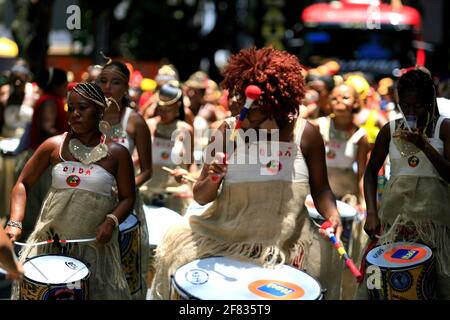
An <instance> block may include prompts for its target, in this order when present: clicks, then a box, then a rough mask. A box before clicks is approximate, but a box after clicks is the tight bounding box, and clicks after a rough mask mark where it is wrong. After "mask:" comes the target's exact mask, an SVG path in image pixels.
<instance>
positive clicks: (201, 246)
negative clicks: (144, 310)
mask: <svg viewBox="0 0 450 320" xmlns="http://www.w3.org/2000/svg"><path fill="white" fill-rule="evenodd" d="M301 74H302V67H301V65H300V63H299V61H298V59H297V58H296V57H295V56H293V55H291V54H288V53H287V52H284V51H279V50H275V49H273V48H262V49H256V48H251V49H244V50H242V51H240V52H239V53H238V54H236V55H234V56H232V57H231V58H230V60H229V63H228V65H227V66H226V67H225V70H224V80H223V82H222V85H223V87H224V88H225V89H228V90H230V95H231V96H236V97H237V98H238V103H239V104H240V106H241V108H242V107H243V105H244V100H245V95H244V92H245V90H246V88H247V86H249V85H251V84H253V85H256V86H258V87H259V88H260V89H261V90H262V94H261V98H260V99H257V100H255V101H254V103H253V104H252V106H251V108H250V110H249V112H248V116H247V118H246V121H244V123H242V127H243V128H245V130H246V131H245V134H249V135H250V136H253V138H252V139H253V140H250V141H249V142H248V144H247V143H244V144H242V143H241V144H239V143H238V142H239V138H238V140H237V143H236V145H235V144H234V143H233V142H232V141H231V142H230V140H229V137H230V134H229V133H230V131H229V130H233V129H234V128H235V126H236V123H237V122H236V118H234V117H233V118H228V119H227V120H226V121H225V122H224V123H223V124H222V125H221V127H220V128H219V129H218V132H219V134H217V135H216V136H215V137H214V141H211V143H210V145H209V147H208V150H209V151H211V155H214V154H215V155H214V157H215V160H214V161H211V160H209V159H206V161H205V165H204V166H203V169H202V172H201V174H200V177H199V180H198V181H197V182H196V183H195V185H194V199H195V200H196V201H197V202H198V203H199V204H206V203H210V202H212V201H213V203H212V205H211V206H210V207H209V208H208V209H206V211H205V212H204V213H202V214H201V215H192V216H190V218H189V219H186V220H185V224H183V225H179V226H176V227H172V228H171V229H169V231H168V232H167V233H166V235H165V238H164V239H163V241H162V243H161V244H160V245H159V246H158V250H157V260H158V261H157V268H156V270H157V271H156V275H155V280H154V282H153V285H152V296H153V298H155V299H169V298H170V294H169V292H170V276H171V275H172V274H173V273H174V272H175V271H176V269H177V268H178V267H180V266H181V265H182V264H184V263H188V262H190V261H192V260H195V259H197V258H202V257H207V256H217V255H219V256H220V255H223V256H228V257H233V258H236V259H239V260H246V261H251V262H254V263H256V264H258V265H262V266H275V265H278V264H283V263H292V261H293V258H294V257H295V256H296V255H297V254H298V252H299V250H301V251H302V253H303V256H304V257H305V259H304V260H303V261H302V263H301V266H304V267H305V268H306V269H307V270H308V271H310V270H311V271H312V270H313V269H314V265H312V264H309V263H308V261H307V260H308V248H309V244H310V243H311V239H310V237H311V234H305V235H303V234H300V233H301V231H302V228H303V226H305V225H306V224H308V223H309V220H308V219H307V213H306V210H304V209H303V210H302V208H304V206H303V204H304V201H305V198H306V196H307V194H308V193H309V188H310V187H311V193H312V196H313V198H314V200H315V201H316V203H317V204H318V206H317V207H318V209H319V212H321V213H322V214H323V216H324V217H325V219H329V220H330V221H331V223H332V226H333V228H335V229H337V232H336V233H337V234H338V235H340V233H341V231H342V229H341V228H342V227H341V223H340V217H339V214H338V212H337V209H336V201H335V198H334V195H333V193H332V192H331V189H330V187H329V185H328V180H327V176H326V167H325V157H324V149H323V140H322V138H321V136H320V134H319V133H318V131H317V130H315V129H314V128H313V126H312V125H310V124H309V123H307V121H306V120H304V119H300V118H298V117H296V115H297V114H298V111H299V105H300V103H301V99H302V97H303V94H304V80H303V77H302V75H301ZM260 130H263V131H260ZM268 130H271V131H270V132H271V134H270V136H271V139H273V140H274V141H273V143H272V142H270V141H269V142H270V143H269V144H270V145H271V147H272V146H274V147H276V146H279V151H280V152H281V155H280V154H279V153H278V152H276V153H273V154H272V156H271V157H269V158H266V159H264V161H259V162H256V163H253V161H251V162H250V163H248V162H245V161H244V163H242V164H241V163H237V157H238V156H239V157H241V156H243V159H247V156H249V149H248V148H247V146H250V145H254V146H256V148H258V147H260V150H259V152H264V153H265V154H266V155H267V153H266V151H268V149H267V148H265V146H267V142H268V141H267V135H266V138H264V133H267V132H268ZM272 130H273V131H272ZM227 131H228V133H227ZM252 132H253V133H254V135H253V133H252ZM272 133H273V135H272ZM277 133H278V137H277ZM239 134H242V132H240V133H239ZM250 136H249V137H250ZM249 137H248V138H249ZM243 140H244V141H245V139H243ZM220 141H222V142H223V143H221V142H220ZM260 142H261V143H260ZM226 145H229V148H227V147H226ZM235 147H236V149H235ZM213 148H216V152H214V150H212V149H213ZM228 149H229V152H228V159H229V160H228V161H230V162H231V161H233V164H229V162H228V161H227V160H226V159H224V158H223V157H222V156H223V154H222V156H220V155H221V153H220V152H218V151H220V150H228ZM256 150H258V149H256ZM259 152H258V151H257V154H256V155H255V154H253V156H256V157H258V154H261V153H259ZM207 153H209V152H207ZM219 156H220V157H219ZM219 190H220V191H219ZM299 248H300V249H299Z"/></svg>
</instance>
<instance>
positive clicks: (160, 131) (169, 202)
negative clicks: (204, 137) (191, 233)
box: [140, 119, 193, 215]
mask: <svg viewBox="0 0 450 320" xmlns="http://www.w3.org/2000/svg"><path fill="white" fill-rule="evenodd" d="M148 121H153V120H152V119H150V120H148ZM182 123H183V122H182V121H180V120H177V121H174V122H172V123H170V124H161V123H158V124H157V126H156V132H155V135H154V136H152V164H153V166H152V168H153V174H152V178H151V180H149V181H148V182H147V183H145V184H144V185H143V186H142V187H141V188H140V193H141V196H142V198H143V201H144V203H146V204H148V205H154V206H164V207H166V208H169V209H171V210H173V211H175V212H178V213H179V214H180V215H183V214H184V213H185V211H186V209H187V207H188V206H189V204H190V203H191V202H192V187H191V185H190V184H179V183H178V182H177V181H176V180H175V178H174V177H173V176H171V175H170V174H169V173H168V172H167V171H165V170H163V169H162V168H163V167H167V168H170V169H175V168H177V167H180V166H181V165H182V164H184V163H192V161H193V159H190V156H191V155H190V154H188V153H187V151H188V150H189V149H190V148H189V147H186V146H187V144H188V143H189V141H190V140H189V139H188V138H189V137H188V134H189V132H187V131H185V130H183V128H182ZM172 135H173V136H172Z"/></svg>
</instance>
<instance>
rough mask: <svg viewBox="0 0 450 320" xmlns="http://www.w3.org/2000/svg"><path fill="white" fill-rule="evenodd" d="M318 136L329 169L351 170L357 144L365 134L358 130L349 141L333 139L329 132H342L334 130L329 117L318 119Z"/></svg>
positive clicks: (363, 131) (364, 131)
mask: <svg viewBox="0 0 450 320" xmlns="http://www.w3.org/2000/svg"><path fill="white" fill-rule="evenodd" d="M318 122H319V128H320V134H321V135H322V137H323V140H324V142H325V154H326V163H327V167H329V168H343V169H347V168H350V169H351V168H352V166H353V162H354V161H355V158H356V150H357V143H358V142H359V140H360V139H361V138H362V137H364V136H365V135H366V134H367V133H366V130H365V129H363V128H359V129H358V130H357V131H356V132H355V133H354V134H353V135H352V136H351V137H350V139H348V140H346V139H344V138H342V139H339V138H336V137H333V136H332V135H331V134H330V132H343V131H340V130H337V129H335V128H334V122H333V121H331V119H330V117H320V118H319V119H318Z"/></svg>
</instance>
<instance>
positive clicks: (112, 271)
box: [13, 161, 130, 300]
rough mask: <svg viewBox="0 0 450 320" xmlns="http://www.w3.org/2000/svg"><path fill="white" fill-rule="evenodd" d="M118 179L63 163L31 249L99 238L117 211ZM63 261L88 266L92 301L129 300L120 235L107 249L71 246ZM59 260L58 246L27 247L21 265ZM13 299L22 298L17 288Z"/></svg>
mask: <svg viewBox="0 0 450 320" xmlns="http://www.w3.org/2000/svg"><path fill="white" fill-rule="evenodd" d="M113 183H114V177H113V176H112V175H111V174H110V173H109V172H108V171H106V170H105V169H103V168H102V167H101V166H99V165H96V164H91V165H89V166H85V165H83V164H81V163H79V162H73V161H63V162H60V163H58V164H56V165H55V166H54V168H53V170H52V186H51V188H50V191H49V193H48V194H47V197H46V199H45V201H44V203H43V206H42V210H41V214H40V216H39V218H38V221H37V222H36V227H35V229H34V231H33V233H32V234H31V235H30V237H29V238H28V241H27V243H29V244H32V243H36V242H40V241H45V240H47V239H53V238H55V236H57V237H58V238H59V239H66V240H72V239H86V238H95V234H96V228H97V227H98V226H99V225H100V224H101V223H103V221H104V220H105V217H106V215H107V214H109V213H111V212H112V211H113V209H114V207H115V206H116V205H117V201H116V199H115V197H114V196H113V195H112V194H111V190H112V185H113ZM65 251H66V252H65V255H68V256H71V257H74V258H77V259H80V260H82V261H84V262H86V263H88V264H89V270H90V272H91V274H90V277H89V297H90V299H92V300H105V299H113V300H116V299H130V292H129V289H128V284H127V281H126V279H125V275H124V273H123V271H122V267H121V260H120V251H119V242H118V229H116V230H115V231H114V234H113V235H112V238H111V240H110V241H109V242H108V243H107V244H105V245H98V244H97V243H96V242H95V241H93V242H80V243H69V244H67V247H66V249H65ZM51 253H54V254H61V249H59V248H58V247H57V246H55V245H54V244H49V245H42V246H28V247H24V249H23V250H22V251H21V253H20V260H21V261H22V262H24V261H25V260H26V259H27V258H30V257H33V256H38V255H42V254H51ZM13 298H16V299H17V298H18V292H17V287H16V288H15V289H14V290H13Z"/></svg>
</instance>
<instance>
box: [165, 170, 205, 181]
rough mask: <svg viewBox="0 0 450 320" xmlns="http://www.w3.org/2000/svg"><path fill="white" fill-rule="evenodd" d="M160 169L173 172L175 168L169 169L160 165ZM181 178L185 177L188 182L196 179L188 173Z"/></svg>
mask: <svg viewBox="0 0 450 320" xmlns="http://www.w3.org/2000/svg"><path fill="white" fill-rule="evenodd" d="M162 169H163V170H164V171H167V172H169V173H174V172H175V170H173V169H170V168H167V167H162ZM183 178H185V179H186V180H187V181H190V182H197V180H196V179H194V178H192V177H191V176H189V175H185V176H183Z"/></svg>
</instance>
